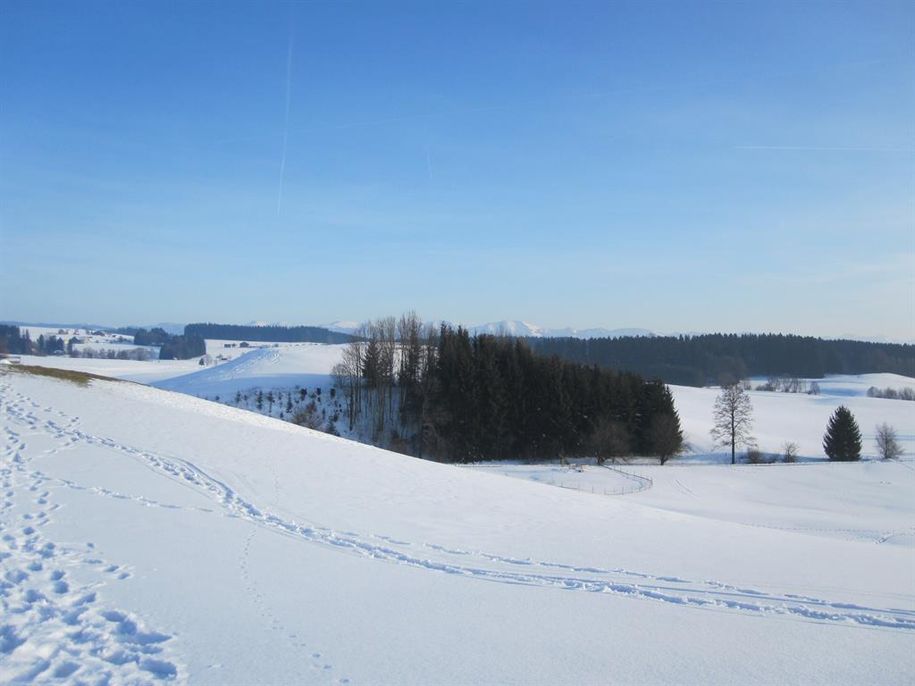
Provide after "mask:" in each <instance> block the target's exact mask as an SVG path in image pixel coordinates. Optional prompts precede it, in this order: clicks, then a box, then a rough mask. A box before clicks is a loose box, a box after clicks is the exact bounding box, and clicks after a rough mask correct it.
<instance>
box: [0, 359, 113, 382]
mask: <svg viewBox="0 0 915 686" xmlns="http://www.w3.org/2000/svg"><path fill="white" fill-rule="evenodd" d="M0 373H13V374H32V375H34V376H48V377H50V378H52V379H60V380H62V381H69V382H70V383H75V384H78V385H79V386H88V385H89V382H90V381H92V380H93V379H101V380H102V381H120V379H113V378H111V377H110V376H99V375H98V374H90V373H89V372H77V371H74V370H72V369H55V368H54V367H37V366H34V365H28V364H9V365H7V364H4V365H0Z"/></svg>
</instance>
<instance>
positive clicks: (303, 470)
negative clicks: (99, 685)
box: [0, 371, 915, 684]
mask: <svg viewBox="0 0 915 686" xmlns="http://www.w3.org/2000/svg"><path fill="white" fill-rule="evenodd" d="M0 404H2V416H0V421H2V425H3V436H4V441H5V445H4V447H3V450H2V453H0V455H2V457H0V460H2V461H0V479H2V482H3V483H2V487H3V490H2V493H3V499H2V504H0V508H2V509H0V525H2V527H3V536H2V539H0V548H2V555H0V574H2V576H3V579H4V582H3V591H2V596H0V602H2V607H3V619H2V620H0V623H2V626H0V651H2V652H0V658H2V659H0V680H4V681H9V680H11V679H12V678H13V677H18V678H21V680H22V681H25V682H28V681H30V680H46V679H48V678H50V677H51V676H53V675H54V674H59V675H64V676H66V675H69V676H70V677H71V678H73V679H75V678H77V677H78V676H79V677H83V678H86V679H89V678H93V679H98V678H102V677H104V676H106V675H108V676H109V677H110V681H111V683H133V682H134V681H135V680H136V679H139V680H141V681H142V680H149V681H153V682H154V681H158V680H160V679H174V680H177V681H180V682H184V681H188V682H190V683H194V684H198V683H199V684H276V683H292V682H295V683H421V684H429V683H441V684H456V683H525V684H529V683H550V684H555V683H598V682H606V681H608V680H612V681H615V682H618V683H697V682H703V683H729V684H730V683H808V684H809V683H823V684H835V683H861V682H865V681H866V682H869V683H899V682H902V681H904V680H906V678H907V677H908V676H910V675H911V674H912V673H913V670H915V659H913V656H912V652H911V649H910V648H911V639H912V636H913V631H915V589H913V587H912V575H911V570H912V561H913V558H912V554H911V550H910V549H909V548H906V547H900V546H889V545H875V544H873V543H862V542H858V541H847V540H836V539H832V538H823V537H818V536H812V535H807V534H799V533H794V532H787V531H781V530H773V529H767V528H761V527H756V526H747V525H745V524H740V523H734V522H728V521H723V520H722V519H717V518H716V517H715V512H714V510H715V508H714V502H715V498H714V492H712V493H711V494H710V495H709V496H708V500H707V502H708V506H707V507H706V508H705V511H703V512H702V514H701V516H694V515H689V514H684V513H681V512H675V511H668V510H665V509H664V508H662V507H658V506H655V505H653V504H648V503H646V504H640V502H639V501H638V500H637V499H635V498H627V497H622V498H612V497H603V496H592V495H590V494H584V493H579V492H575V491H566V490H562V489H557V488H552V487H549V486H544V485H540V484H535V483H530V482H526V481H521V480H515V479H507V478H504V477H502V476H499V475H490V474H485V473H479V472H475V471H471V470H466V469H461V468H458V467H451V466H444V465H439V464H434V463H429V462H423V461H420V460H415V459H411V458H405V457H402V456H399V455H396V454H393V453H388V452H385V451H382V450H378V449H374V448H371V447H367V446H364V445H359V444H355V443H351V442H348V441H344V440H342V439H337V438H333V437H329V436H326V435H323V434H317V433H314V432H310V431H308V430H306V429H302V428H299V427H295V426H293V425H290V424H287V423H283V422H279V421H276V420H272V419H269V418H265V417H261V416H258V415H255V414H252V413H248V412H242V411H238V410H234V409H232V408H227V407H224V406H220V405H217V404H213V403H209V402H205V401H201V400H197V399H195V398H191V397H188V396H183V395H178V394H174V393H169V392H165V391H162V390H158V389H154V388H149V387H144V386H139V385H135V384H129V383H118V382H106V381H92V382H91V383H89V384H88V385H87V386H80V385H77V384H75V383H72V382H67V381H60V380H56V379H49V378H39V377H35V376H31V375H28V374H25V373H22V372H21V371H19V372H5V373H3V375H2V376H0ZM839 466H841V465H820V466H812V467H806V468H803V469H802V470H801V469H798V470H796V471H797V473H798V474H801V473H802V471H803V473H809V474H810V475H811V478H812V479H816V478H817V476H816V473H817V470H822V469H830V468H834V467H839ZM874 467H876V468H879V469H883V470H885V471H884V472H881V474H882V478H884V479H886V480H891V481H898V480H902V481H903V483H906V484H909V487H910V489H911V487H912V486H915V479H913V476H915V472H913V471H912V470H911V469H910V465H907V464H888V465H874ZM721 470H722V471H724V472H726V473H731V474H733V475H734V478H738V479H739V478H743V477H742V476H741V472H739V471H738V470H730V469H729V468H721ZM719 473H720V472H719ZM743 473H746V472H745V471H744V472H743ZM849 484H850V482H848V483H846V485H849ZM716 487H717V488H728V485H727V483H724V485H717V486H716ZM907 516H908V515H902V516H900V523H899V525H900V526H905V525H909V526H910V525H911V522H910V521H905V520H906V517H907Z"/></svg>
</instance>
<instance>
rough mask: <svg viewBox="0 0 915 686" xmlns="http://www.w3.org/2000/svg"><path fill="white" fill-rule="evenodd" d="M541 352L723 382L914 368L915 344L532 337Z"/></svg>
mask: <svg viewBox="0 0 915 686" xmlns="http://www.w3.org/2000/svg"><path fill="white" fill-rule="evenodd" d="M527 341H528V344H529V345H530V346H531V349H532V350H533V351H534V352H535V353H537V354H538V355H545V356H549V355H557V356H558V357H560V358H561V359H563V360H568V361H570V362H578V363H581V364H589V365H591V364H596V365H598V366H600V367H603V368H607V369H617V370H626V371H631V372H635V373H638V374H642V375H643V376H646V377H649V378H659V379H662V380H664V381H665V382H666V383H672V384H682V385H687V386H704V385H707V384H717V383H719V382H721V381H723V380H736V379H742V378H746V377H748V376H791V377H800V378H822V377H823V376H824V375H826V374H867V373H873V372H892V373H895V374H904V375H906V376H915V346H913V345H907V344H896V343H868V342H864V341H850V340H825V339H822V338H813V337H810V336H792V335H783V334H707V335H699V336H676V337H675V336H657V337H625V338H596V339H590V340H583V339H578V338H531V339H527Z"/></svg>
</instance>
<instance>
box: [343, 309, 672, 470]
mask: <svg viewBox="0 0 915 686" xmlns="http://www.w3.org/2000/svg"><path fill="white" fill-rule="evenodd" d="M357 334H358V338H357V339H356V340H354V341H352V342H351V343H350V344H349V346H347V348H346V350H345V352H344V355H343V361H342V362H341V363H340V364H338V365H337V367H336V368H335V370H334V373H335V377H336V384H337V386H338V388H340V389H341V392H342V393H343V395H344V397H345V398H346V400H347V403H346V406H347V408H348V416H347V418H346V421H348V422H349V428H350V429H352V428H353V427H355V426H357V425H359V426H363V427H365V426H367V427H368V429H369V431H370V434H371V440H372V442H373V443H378V444H389V445H390V446H391V447H393V448H395V449H397V450H400V451H401V452H406V453H410V454H414V455H420V456H423V457H430V458H433V459H439V460H444V461H453V462H468V461H473V460H481V459H490V460H493V459H495V460H498V459H519V458H520V459H526V458H544V457H545V458H556V457H557V456H566V457H573V456H583V455H588V456H594V455H598V456H599V457H613V456H616V455H626V454H632V453H638V454H642V455H656V456H658V457H661V458H662V459H666V458H667V457H670V456H671V455H673V454H675V453H676V452H678V451H679V450H680V448H681V446H682V441H683V439H682V433H681V431H680V423H679V418H678V416H677V413H676V410H675V408H674V404H673V398H672V396H671V394H670V391H669V390H668V389H667V387H666V386H665V385H664V384H663V383H661V382H659V381H646V380H644V379H643V378H642V377H640V376H639V375H637V374H633V373H629V372H622V373H617V372H614V371H610V370H605V369H600V368H598V367H596V366H586V365H582V364H577V363H573V362H567V361H562V360H560V359H559V358H558V357H555V356H553V357H542V356H537V355H534V353H533V352H532V350H531V348H530V346H529V345H528V343H527V342H526V341H523V340H518V339H514V340H513V339H507V338H497V337H494V336H489V335H477V336H471V335H470V334H469V333H468V332H467V330H465V329H462V328H457V329H454V328H451V327H449V326H442V327H440V328H439V329H433V328H432V327H430V326H428V325H425V326H424V325H423V324H422V323H421V322H420V321H419V320H418V319H417V318H416V317H415V316H414V315H407V316H404V317H401V319H400V320H399V321H395V320H394V318H388V319H382V320H379V321H377V322H374V323H372V324H370V325H367V326H365V327H364V328H363V330H362V331H360V332H357Z"/></svg>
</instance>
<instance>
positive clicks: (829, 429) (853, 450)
mask: <svg viewBox="0 0 915 686" xmlns="http://www.w3.org/2000/svg"><path fill="white" fill-rule="evenodd" d="M823 450H824V451H825V452H826V454H827V455H828V456H829V459H830V460H838V461H843V462H848V461H852V460H860V459H861V430H860V429H859V428H858V422H856V421H855V416H854V415H853V414H852V413H851V410H849V409H848V408H847V407H845V406H844V405H840V406H839V407H838V408H837V409H836V411H835V412H834V413H833V415H832V417H830V418H829V424H827V425H826V433H825V435H824V436H823Z"/></svg>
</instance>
